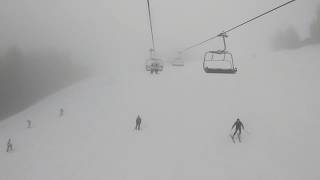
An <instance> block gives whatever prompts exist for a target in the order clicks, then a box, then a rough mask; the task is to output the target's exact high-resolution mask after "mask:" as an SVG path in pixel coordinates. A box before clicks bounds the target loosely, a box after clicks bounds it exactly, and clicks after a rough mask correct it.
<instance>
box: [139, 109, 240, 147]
mask: <svg viewBox="0 0 320 180" xmlns="http://www.w3.org/2000/svg"><path fill="white" fill-rule="evenodd" d="M141 121H142V120H141V117H140V115H138V117H137V119H136V126H135V128H134V129H135V130H137V131H140V130H141ZM234 128H235V130H234V133H233V134H232V135H231V138H232V141H233V142H234V143H235V140H234V136H235V135H236V134H237V136H238V140H239V142H241V130H242V129H244V125H243V123H242V122H241V121H240V119H239V118H237V120H236V122H234V124H233V125H232V127H231V130H233V129H234Z"/></svg>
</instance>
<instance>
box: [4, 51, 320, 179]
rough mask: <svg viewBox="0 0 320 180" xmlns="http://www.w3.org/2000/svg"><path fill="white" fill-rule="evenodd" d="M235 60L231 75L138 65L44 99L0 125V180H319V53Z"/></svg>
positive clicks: (192, 67)
mask: <svg viewBox="0 0 320 180" xmlns="http://www.w3.org/2000/svg"><path fill="white" fill-rule="evenodd" d="M241 58H242V59H239V58H238V59H237V60H238V61H237V62H236V63H238V64H237V65H238V67H239V73H238V74H236V75H217V74H205V73H203V72H202V69H201V61H194V62H191V63H189V64H186V66H185V67H166V69H165V70H164V71H163V72H161V73H160V75H157V76H155V75H150V74H148V73H146V72H145V71H143V70H144V67H143V66H141V68H140V66H139V68H138V67H137V68H130V70H129V68H128V69H125V70H123V72H121V77H119V78H115V79H108V78H107V77H95V78H92V79H89V80H86V81H84V82H82V83H79V84H76V85H74V86H72V87H70V88H67V89H65V90H63V91H61V92H59V93H57V94H55V95H52V96H50V97H48V98H47V99H46V100H44V101H42V102H40V103H39V104H37V105H35V106H33V107H31V108H29V109H27V110H26V111H24V112H22V113H20V114H17V115H15V116H13V117H11V118H9V119H7V120H6V121H2V122H0V144H1V147H0V172H1V173H0V179H1V180H107V179H109V180H195V179H197V180H213V179H219V180H231V179H238V180H301V179H306V180H319V179H320V173H319V161H320V155H319V152H320V141H319V134H318V133H319V132H318V131H319V129H320V111H319V109H320V102H319V98H320V95H319V92H320V88H319V82H320V81H319V80H320V72H319V65H320V62H319V46H317V47H308V48H303V49H298V50H294V51H286V52H279V53H270V54H265V55H263V54H260V55H256V56H252V57H246V58H247V59H244V57H241ZM127 70H128V71H127ZM125 71H126V72H125ZM61 107H62V108H64V109H65V115H64V116H63V117H61V118H60V117H59V109H60V108H61ZM138 114H140V115H141V117H142V131H141V132H135V131H134V130H133V128H134V125H135V118H136V117H137V115H138ZM238 117H239V118H240V119H241V120H242V121H243V123H244V125H245V127H246V132H244V133H243V142H242V143H237V144H233V143H232V141H231V139H230V137H229V134H230V128H231V126H232V124H233V122H234V121H235V119H236V118H238ZM27 119H30V120H31V121H32V123H33V124H32V126H33V127H32V128H30V129H28V128H27ZM8 138H12V142H13V146H14V148H15V149H14V151H13V152H10V153H6V152H5V148H6V142H7V140H8Z"/></svg>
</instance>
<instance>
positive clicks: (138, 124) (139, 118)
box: [135, 115, 141, 131]
mask: <svg viewBox="0 0 320 180" xmlns="http://www.w3.org/2000/svg"><path fill="white" fill-rule="evenodd" d="M140 125H141V117H140V115H138V117H137V119H136V127H135V130H138V131H139V130H140Z"/></svg>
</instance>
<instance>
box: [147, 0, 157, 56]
mask: <svg viewBox="0 0 320 180" xmlns="http://www.w3.org/2000/svg"><path fill="white" fill-rule="evenodd" d="M147 3H148V12H149V23H150V31H151V38H152V47H153V50H155V45H154V36H153V28H152V20H151V11H150V2H149V0H147Z"/></svg>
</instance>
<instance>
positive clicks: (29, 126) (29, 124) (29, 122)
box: [27, 120, 31, 128]
mask: <svg viewBox="0 0 320 180" xmlns="http://www.w3.org/2000/svg"><path fill="white" fill-rule="evenodd" d="M27 122H28V128H31V121H30V120H27Z"/></svg>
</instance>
